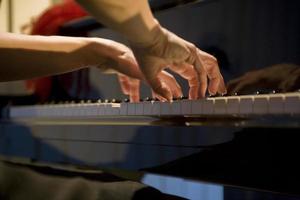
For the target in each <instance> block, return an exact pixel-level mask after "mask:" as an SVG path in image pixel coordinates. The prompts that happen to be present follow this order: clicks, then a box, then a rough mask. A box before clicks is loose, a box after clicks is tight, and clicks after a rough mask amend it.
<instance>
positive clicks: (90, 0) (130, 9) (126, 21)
mask: <svg viewBox="0 0 300 200" xmlns="http://www.w3.org/2000/svg"><path fill="white" fill-rule="evenodd" d="M77 1H78V3H80V4H81V5H82V6H83V7H85V8H86V9H87V10H88V11H89V12H90V13H91V14H92V15H93V16H95V17H96V18H97V20H99V21H100V22H101V23H103V24H104V25H106V26H108V27H110V28H112V29H114V30H116V31H118V32H119V33H121V34H123V35H124V36H125V37H126V38H127V39H128V40H130V41H131V42H136V43H149V42H151V40H152V38H153V36H152V33H151V31H152V30H153V28H154V27H155V26H157V24H158V23H157V21H156V20H155V18H154V17H153V15H152V12H151V10H150V8H149V4H148V1H147V0H77Z"/></svg>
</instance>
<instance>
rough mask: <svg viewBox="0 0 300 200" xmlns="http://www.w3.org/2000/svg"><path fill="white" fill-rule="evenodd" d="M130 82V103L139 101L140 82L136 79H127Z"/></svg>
mask: <svg viewBox="0 0 300 200" xmlns="http://www.w3.org/2000/svg"><path fill="white" fill-rule="evenodd" d="M129 81H130V93H129V97H130V102H139V101H140V91H139V90H140V81H139V80H138V79H129Z"/></svg>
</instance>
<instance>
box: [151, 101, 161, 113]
mask: <svg viewBox="0 0 300 200" xmlns="http://www.w3.org/2000/svg"><path fill="white" fill-rule="evenodd" d="M160 103H161V102H160V101H153V107H152V112H151V113H152V115H154V116H160V115H161V113H160Z"/></svg>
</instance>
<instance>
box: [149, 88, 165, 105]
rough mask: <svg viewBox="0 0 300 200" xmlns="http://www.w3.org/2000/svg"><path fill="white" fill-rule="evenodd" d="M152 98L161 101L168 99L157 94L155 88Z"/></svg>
mask: <svg viewBox="0 0 300 200" xmlns="http://www.w3.org/2000/svg"><path fill="white" fill-rule="evenodd" d="M152 98H153V99H155V100H157V99H158V100H159V101H163V102H164V101H167V99H165V98H164V97H162V96H160V95H158V94H156V93H155V92H154V91H153V90H152Z"/></svg>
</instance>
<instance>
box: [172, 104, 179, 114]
mask: <svg viewBox="0 0 300 200" xmlns="http://www.w3.org/2000/svg"><path fill="white" fill-rule="evenodd" d="M171 115H181V102H180V101H173V102H172V103H171Z"/></svg>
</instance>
